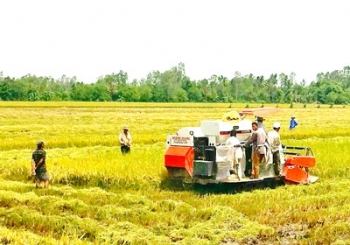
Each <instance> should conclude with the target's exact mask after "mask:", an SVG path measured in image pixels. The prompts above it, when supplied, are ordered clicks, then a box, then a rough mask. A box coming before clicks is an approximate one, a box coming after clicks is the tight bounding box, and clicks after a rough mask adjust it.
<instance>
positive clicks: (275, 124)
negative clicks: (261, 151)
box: [272, 122, 281, 128]
mask: <svg viewBox="0 0 350 245" xmlns="http://www.w3.org/2000/svg"><path fill="white" fill-rule="evenodd" d="M272 127H273V128H280V127H281V125H280V123H279V122H275V123H273V126H272Z"/></svg>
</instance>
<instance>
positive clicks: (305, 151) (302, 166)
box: [164, 108, 318, 190]
mask: <svg viewBox="0 0 350 245" xmlns="http://www.w3.org/2000/svg"><path fill="white" fill-rule="evenodd" d="M278 111H280V109H278V108H257V109H245V110H242V111H241V112H239V113H237V112H235V111H233V112H230V113H226V114H225V115H224V116H223V119H222V120H204V121H202V122H201V125H200V126H199V127H184V128H181V129H179V130H178V131H177V133H176V134H174V135H168V136H167V142H166V153H165V156H164V161H165V167H166V168H167V171H168V174H169V177H170V178H171V179H176V180H181V181H182V182H183V183H186V184H188V183H192V184H200V185H207V184H220V183H225V184H231V185H233V189H235V188H236V187H237V190H238V189H242V186H245V185H246V186H252V185H253V186H255V184H257V183H260V184H264V183H270V184H271V183H272V185H274V183H275V184H276V185H278V184H281V183H282V184H283V183H288V184H309V183H313V182H315V181H316V180H317V179H318V177H316V176H312V175H310V174H309V169H310V168H313V167H315V165H316V160H315V157H314V155H313V153H312V150H311V149H310V148H309V147H300V146H283V147H281V148H280V151H279V152H280V156H281V166H280V169H281V172H280V174H278V175H276V174H275V172H274V169H273V164H272V156H271V157H270V158H269V157H267V158H266V161H265V163H264V165H262V166H260V173H259V178H258V179H250V178H249V174H248V171H249V169H251V148H249V147H248V148H244V147H243V145H244V144H245V143H246V142H247V139H248V138H249V137H250V136H251V134H252V127H251V124H252V121H251V120H248V119H246V116H249V115H253V116H255V117H258V116H259V117H266V116H268V115H271V114H273V113H275V112H278ZM237 115H238V118H237ZM233 128H234V129H235V131H236V138H237V139H238V140H239V141H240V144H239V145H234V146H232V145H225V142H226V140H227V139H228V138H229V137H230V132H231V130H232V129H233ZM237 148H241V149H242V152H243V157H242V158H240V160H239V161H238V162H237V161H233V160H232V159H233V158H232V156H234V154H235V153H234V152H235V150H236V149H237ZM265 186H266V185H265ZM267 186H268V185H267Z"/></svg>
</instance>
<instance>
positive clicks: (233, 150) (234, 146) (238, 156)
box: [225, 129, 243, 180]
mask: <svg viewBox="0 0 350 245" xmlns="http://www.w3.org/2000/svg"><path fill="white" fill-rule="evenodd" d="M236 135H237V132H236V130H235V129H232V130H231V133H230V137H229V138H228V139H227V140H226V142H225V145H226V146H228V147H229V151H228V153H227V156H228V159H229V161H230V163H231V170H230V172H231V171H232V172H233V173H234V172H236V174H237V176H238V179H239V180H240V179H242V173H241V160H242V157H243V151H242V146H241V142H240V141H239V139H237V138H236Z"/></svg>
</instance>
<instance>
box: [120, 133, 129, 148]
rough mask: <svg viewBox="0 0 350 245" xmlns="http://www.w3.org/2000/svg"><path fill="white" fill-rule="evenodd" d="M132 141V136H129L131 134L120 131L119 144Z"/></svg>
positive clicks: (127, 143)
mask: <svg viewBox="0 0 350 245" xmlns="http://www.w3.org/2000/svg"><path fill="white" fill-rule="evenodd" d="M131 142H132V138H131V134H130V133H129V132H128V133H127V134H126V135H125V133H124V132H121V133H120V134H119V143H120V144H121V145H129V146H130V145H131Z"/></svg>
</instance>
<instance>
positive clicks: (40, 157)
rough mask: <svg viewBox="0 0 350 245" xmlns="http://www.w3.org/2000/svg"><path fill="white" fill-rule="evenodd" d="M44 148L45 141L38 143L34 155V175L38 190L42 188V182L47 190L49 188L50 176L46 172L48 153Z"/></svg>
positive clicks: (32, 163) (32, 161) (32, 162)
mask: <svg viewBox="0 0 350 245" xmlns="http://www.w3.org/2000/svg"><path fill="white" fill-rule="evenodd" d="M44 146H45V144H44V141H42V140H40V141H38V143H37V148H36V150H35V151H34V152H33V153H32V160H31V165H32V174H33V175H34V174H35V187H36V188H40V184H41V182H44V187H45V188H48V187H49V175H48V173H47V170H46V151H45V150H44Z"/></svg>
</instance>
